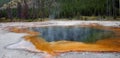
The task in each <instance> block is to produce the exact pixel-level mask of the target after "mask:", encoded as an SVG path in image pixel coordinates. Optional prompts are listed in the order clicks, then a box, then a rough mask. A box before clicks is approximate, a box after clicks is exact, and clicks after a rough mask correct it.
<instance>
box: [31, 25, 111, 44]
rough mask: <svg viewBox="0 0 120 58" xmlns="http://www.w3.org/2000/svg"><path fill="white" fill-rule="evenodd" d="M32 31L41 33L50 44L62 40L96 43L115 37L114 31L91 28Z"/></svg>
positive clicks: (45, 28) (51, 28) (54, 28)
mask: <svg viewBox="0 0 120 58" xmlns="http://www.w3.org/2000/svg"><path fill="white" fill-rule="evenodd" d="M30 30H33V31H36V32H40V35H39V36H40V37H42V38H44V39H45V40H46V41H48V42H53V41H61V40H66V41H77V42H96V41H97V40H100V39H105V38H109V37H112V36H113V32H112V31H108V30H101V29H96V28H90V27H75V26H73V27H34V28H30Z"/></svg>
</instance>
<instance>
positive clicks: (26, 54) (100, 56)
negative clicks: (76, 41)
mask: <svg viewBox="0 0 120 58" xmlns="http://www.w3.org/2000/svg"><path fill="white" fill-rule="evenodd" d="M90 23H98V24H100V25H104V26H113V27H120V22H118V21H47V22H31V23H28V22H21V23H20V22H12V23H0V58H44V56H45V55H46V54H43V53H36V52H30V51H27V50H26V49H30V47H31V46H29V44H30V43H27V44H28V45H27V44H26V45H24V46H21V44H20V46H21V47H23V48H22V49H20V50H18V49H7V48H6V47H7V46H9V45H11V44H14V43H17V42H19V41H21V40H23V38H22V37H23V36H25V35H26V34H24V33H13V32H9V31H7V28H8V27H14V26H17V27H40V26H51V25H52V26H54V25H58V26H63V25H64V26H67V25H76V24H86V25H87V24H90ZM25 46H29V48H24V47H25ZM16 48H17V47H16ZM32 49H34V48H32ZM56 58H120V53H115V52H111V53H95V52H68V53H61V54H60V55H58V56H57V57H56Z"/></svg>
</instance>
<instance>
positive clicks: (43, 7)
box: [0, 0, 120, 20]
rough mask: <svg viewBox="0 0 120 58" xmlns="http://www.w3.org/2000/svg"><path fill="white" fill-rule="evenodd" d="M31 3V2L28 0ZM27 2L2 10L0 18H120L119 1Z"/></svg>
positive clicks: (40, 0)
mask: <svg viewBox="0 0 120 58" xmlns="http://www.w3.org/2000/svg"><path fill="white" fill-rule="evenodd" d="M28 1H29V0H28ZM28 1H27V0H22V2H16V3H17V6H16V8H11V6H9V5H8V6H7V7H6V9H1V10H0V18H2V17H5V18H9V19H11V20H12V19H13V18H20V19H35V18H73V17H76V16H114V17H116V16H119V15H120V14H119V13H120V8H119V7H120V6H119V0H30V1H31V4H29V3H28Z"/></svg>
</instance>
